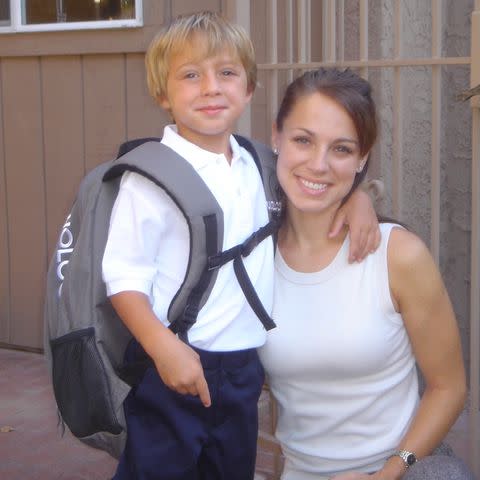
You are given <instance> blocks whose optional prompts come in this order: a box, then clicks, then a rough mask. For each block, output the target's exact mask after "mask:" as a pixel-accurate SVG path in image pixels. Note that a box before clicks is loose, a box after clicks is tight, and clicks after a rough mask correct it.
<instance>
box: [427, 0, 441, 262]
mask: <svg viewBox="0 0 480 480" xmlns="http://www.w3.org/2000/svg"><path fill="white" fill-rule="evenodd" d="M431 5H432V58H440V57H441V55H442V10H441V9H442V2H441V1H439V0H432V3H431ZM441 73H442V72H441V67H440V66H439V65H433V66H432V152H431V155H432V164H431V191H430V204H431V206H430V208H431V221H430V250H431V252H432V256H433V258H434V259H435V261H436V262H437V264H438V262H439V258H440V183H441V176H440V135H441V122H440V117H441V101H442V97H441V88H442V85H441Z"/></svg>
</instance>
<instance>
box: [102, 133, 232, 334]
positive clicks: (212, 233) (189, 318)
mask: <svg viewBox="0 0 480 480" xmlns="http://www.w3.org/2000/svg"><path fill="white" fill-rule="evenodd" d="M125 171H131V172H137V173H139V174H141V175H143V176H145V177H146V178H148V179H149V180H151V181H152V182H154V183H155V184H156V185H158V186H159V187H161V188H162V189H163V190H164V191H165V192H166V193H167V194H168V195H169V196H170V198H171V199H172V200H173V201H174V202H175V204H176V205H177V206H178V208H179V209H180V211H181V212H182V214H183V216H184V217H185V220H186V221H187V224H188V229H189V233H190V256H189V261H188V267H187V272H186V276H185V279H184V281H183V284H182V285H181V286H180V288H179V290H178V291H177V293H176V295H175V297H174V299H173V300H172V302H171V304H170V307H169V310H168V320H169V321H170V328H171V329H172V330H173V331H174V332H175V333H177V332H180V333H181V332H182V331H186V330H188V328H189V327H190V326H191V325H192V324H193V323H194V322H195V320H196V316H197V314H198V311H199V310H200V308H201V307H202V306H203V305H204V304H205V302H206V300H207V298H208V296H209V294H210V292H211V289H212V288H213V284H214V283H215V279H216V275H217V271H216V270H208V268H206V267H207V259H208V257H209V256H210V255H214V254H215V253H217V252H218V251H221V249H222V245H223V212H222V209H221V207H220V206H219V205H218V202H217V201H216V199H215V197H214V196H213V194H212V192H211V191H210V190H209V188H208V187H207V186H206V185H205V183H204V182H203V180H202V179H201V178H200V176H199V175H198V173H197V172H196V171H195V169H194V168H193V167H192V166H191V165H190V164H189V163H188V162H187V161H186V160H185V159H184V158H183V157H181V156H180V155H179V154H178V153H176V152H175V151H174V150H172V149H171V148H169V147H167V146H166V145H164V144H162V143H160V142H158V141H153V142H152V141H147V142H146V143H143V144H141V145H140V146H138V147H136V148H134V149H133V150H131V151H129V152H128V153H126V154H125V155H123V156H122V157H120V158H119V159H118V160H116V161H115V162H113V163H112V166H111V168H110V169H109V170H108V171H107V172H106V173H105V175H104V177H103V180H104V181H109V180H112V179H114V178H118V177H120V176H121V175H122V174H123V173H124V172H125ZM206 272H207V273H206Z"/></svg>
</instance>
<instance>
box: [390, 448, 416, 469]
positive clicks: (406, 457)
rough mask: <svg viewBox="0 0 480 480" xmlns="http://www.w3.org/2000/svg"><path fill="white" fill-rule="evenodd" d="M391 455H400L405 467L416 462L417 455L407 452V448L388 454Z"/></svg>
mask: <svg viewBox="0 0 480 480" xmlns="http://www.w3.org/2000/svg"><path fill="white" fill-rule="evenodd" d="M391 457H400V458H401V459H402V460H403V461H404V463H405V466H406V467H407V468H408V467H411V466H412V465H413V464H414V463H417V456H416V455H415V454H414V453H413V452H409V451H408V450H397V451H396V452H394V453H393V454H392V455H390V457H389V458H391Z"/></svg>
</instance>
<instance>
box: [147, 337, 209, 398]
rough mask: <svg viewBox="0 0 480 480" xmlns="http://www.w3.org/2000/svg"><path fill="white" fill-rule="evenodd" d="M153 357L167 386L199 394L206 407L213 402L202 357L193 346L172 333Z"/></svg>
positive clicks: (178, 390)
mask: <svg viewBox="0 0 480 480" xmlns="http://www.w3.org/2000/svg"><path fill="white" fill-rule="evenodd" d="M152 359H153V361H154V362H155V366H156V367H157V371H158V373H159V375H160V377H161V378H162V380H163V382H164V383H165V385H167V387H169V388H171V389H172V390H174V391H176V392H178V393H181V394H183V395H187V394H190V395H198V396H199V397H200V400H201V402H202V403H203V405H204V406H205V407H209V406H210V405H211V404H212V400H211V398H210V391H209V390H208V385H207V381H206V380H205V375H204V373H203V367H202V364H201V363H200V357H199V355H198V354H197V352H195V351H194V350H193V349H192V348H190V347H189V346H188V345H186V344H185V343H183V342H182V341H181V340H179V339H178V338H177V337H175V336H174V335H172V336H169V337H168V338H166V339H165V342H162V345H159V355H152Z"/></svg>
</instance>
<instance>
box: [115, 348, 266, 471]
mask: <svg viewBox="0 0 480 480" xmlns="http://www.w3.org/2000/svg"><path fill="white" fill-rule="evenodd" d="M196 351H197V353H198V354H199V355H200V359H201V362H202V365H203V369H204V373H205V378H206V380H207V383H208V387H209V389H210V395H211V398H212V405H211V406H210V407H209V408H205V407H204V406H203V405H202V403H201V402H200V400H199V398H198V397H197V396H192V395H182V394H179V393H176V392H174V391H173V390H171V389H169V388H168V387H167V386H166V385H165V384H164V383H163V382H162V380H161V378H160V376H159V375H158V373H157V371H156V370H155V368H153V367H151V368H148V369H147V371H146V373H145V375H144V377H143V379H142V381H141V382H140V383H139V385H138V386H136V387H134V388H133V389H132V391H131V392H130V394H129V396H128V397H127V398H126V400H125V403H124V409H125V415H126V420H127V428H128V437H127V444H126V447H125V451H124V452H123V454H122V456H121V458H120V462H119V465H118V468H117V472H116V474H115V476H114V480H127V479H128V480H251V479H253V477H254V471H255V458H256V448H257V430H258V414H257V401H258V398H259V396H260V393H261V389H262V385H263V380H264V373H263V368H262V366H261V364H260V361H259V359H258V356H257V352H256V350H255V349H250V350H242V351H236V352H207V351H203V350H196ZM139 352H140V355H142V354H143V355H144V352H143V351H142V349H141V347H140V346H139V344H138V343H136V342H132V343H131V345H130V346H129V348H128V350H127V354H126V360H127V362H128V361H132V360H133V361H135V360H136V359H138V355H139Z"/></svg>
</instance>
